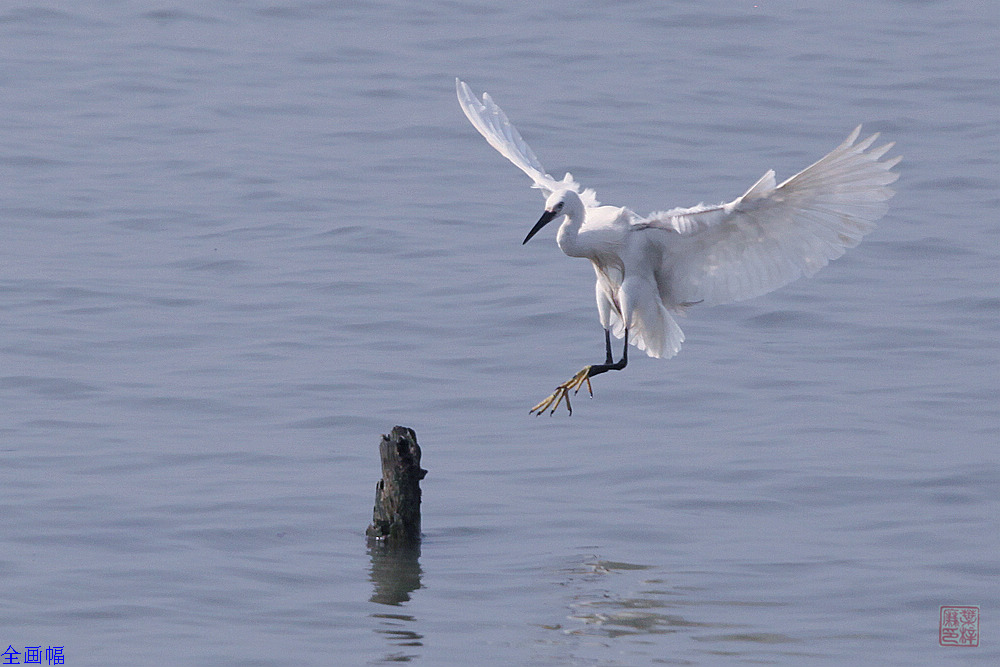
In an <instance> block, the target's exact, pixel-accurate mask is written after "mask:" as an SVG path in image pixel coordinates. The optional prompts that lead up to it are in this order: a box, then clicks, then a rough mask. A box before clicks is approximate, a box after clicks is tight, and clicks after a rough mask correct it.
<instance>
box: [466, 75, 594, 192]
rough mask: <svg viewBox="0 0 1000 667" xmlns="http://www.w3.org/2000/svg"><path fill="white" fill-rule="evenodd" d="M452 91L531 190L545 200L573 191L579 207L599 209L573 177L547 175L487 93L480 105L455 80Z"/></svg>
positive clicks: (471, 119)
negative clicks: (526, 179)
mask: <svg viewBox="0 0 1000 667" xmlns="http://www.w3.org/2000/svg"><path fill="white" fill-rule="evenodd" d="M455 88H456V91H457V93H458V103H459V104H460V105H461V107H462V111H464V112H465V116H466V118H468V119H469V122H470V123H472V126H473V127H475V128H476V129H477V130H479V133H480V134H481V135H483V137H485V139H486V141H488V142H489V144H490V146H492V147H493V148H495V149H496V150H497V151H498V152H499V153H500V155H503V156H504V157H505V158H507V159H508V160H510V161H511V162H513V163H514V166H516V167H517V168H518V169H520V170H521V171H523V172H524V173H525V174H527V175H528V177H529V178H531V180H532V181H533V182H534V187H536V188H538V189H539V190H541V191H542V192H543V193H545V196H546V197H548V196H549V195H550V194H552V193H553V192H555V191H556V190H573V191H574V192H576V193H577V194H579V195H580V199H582V200H583V204H584V206H586V207H587V208H591V207H594V206H599V205H600V202H598V201H597V198H596V196H595V194H594V191H593V190H591V189H589V188H588V189H586V190H581V187H580V184H579V183H577V182H576V181H574V180H573V176H572V174H570V173H569V172H567V173H566V175H565V176H564V177H563V179H562V180H561V181H557V180H556V179H554V178H553V177H552V176H550V175H549V174H547V173H546V172H545V167H543V166H542V163H541V162H539V161H538V157H537V156H536V155H535V152H534V151H532V150H531V147H530V146H528V144H527V143H525V141H524V139H522V138H521V135H520V133H519V132H518V131H517V128H515V127H514V126H513V125H512V124H511V122H510V120H509V119H508V118H507V114H505V113H504V112H503V109H501V108H500V107H498V106H497V105H496V104H495V103H494V102H493V99H492V98H491V97H490V96H489V95H488V94H487V93H483V100H482V102H480V101H479V100H477V99H476V96H475V94H473V92H472V89H471V88H469V86H468V85H467V84H466V83H465V82H464V81H460V80H458V79H455Z"/></svg>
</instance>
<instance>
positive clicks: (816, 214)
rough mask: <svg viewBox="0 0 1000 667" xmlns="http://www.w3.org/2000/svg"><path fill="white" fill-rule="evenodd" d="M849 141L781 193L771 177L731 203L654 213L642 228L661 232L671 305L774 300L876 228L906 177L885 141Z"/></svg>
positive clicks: (664, 291) (664, 285)
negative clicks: (783, 288) (880, 143)
mask: <svg viewBox="0 0 1000 667" xmlns="http://www.w3.org/2000/svg"><path fill="white" fill-rule="evenodd" d="M860 132H861V126H860V125H859V126H858V127H857V128H856V129H855V130H854V132H852V133H851V135H850V136H849V137H847V139H846V140H845V141H844V143H842V144H841V145H839V146H837V147H836V148H835V149H833V151H831V152H830V153H829V154H828V155H827V156H825V157H823V158H822V159H820V160H819V161H817V162H816V163H814V164H813V165H811V166H809V167H808V168H806V169H804V170H802V171H801V172H799V173H798V174H796V175H795V176H792V177H791V178H789V179H788V180H787V181H785V182H784V183H782V184H781V185H777V186H776V185H775V180H774V171H768V172H767V173H766V174H764V176H763V177H761V179H760V180H759V181H757V182H756V183H755V184H754V185H753V187H751V188H750V189H749V190H747V191H746V193H745V194H743V196H741V197H739V198H738V199H735V200H733V201H731V202H729V203H728V204H720V205H718V206H703V205H700V206H695V207H692V208H686V209H681V208H678V209H673V210H671V211H666V212H662V213H654V214H653V215H651V216H649V218H647V219H646V220H643V221H640V222H638V223H637V225H638V226H639V227H645V228H656V229H663V230H667V231H669V232H673V233H674V234H676V235H677V236H672V238H669V239H665V241H666V242H665V243H664V244H663V249H664V252H663V263H662V265H661V267H660V272H659V274H660V275H659V281H658V282H659V286H660V292H661V297H662V298H663V301H664V304H666V305H668V306H673V307H683V306H684V305H685V304H692V303H697V302H704V303H705V304H709V305H714V304H723V303H730V302H733V301H740V300H743V299H749V298H752V297H755V296H759V295H761V294H766V293H768V292H770V291H772V290H775V289H777V288H779V287H781V286H783V285H787V284H788V283H790V282H792V281H793V280H795V279H796V278H798V277H800V276H802V275H806V276H811V275H813V274H814V273H816V272H817V271H819V270H820V269H821V268H823V267H824V266H826V265H827V264H828V263H829V262H830V260H832V259H837V258H838V257H840V256H841V255H843V254H844V251H845V250H846V249H847V248H852V247H854V246H856V245H857V244H858V243H860V242H861V239H862V237H863V236H864V235H865V234H867V233H868V232H870V231H872V230H873V229H874V228H875V225H874V222H875V221H876V220H878V219H879V218H881V217H882V216H883V215H884V214H885V212H886V210H887V208H888V206H887V204H886V201H888V200H889V198H890V197H892V195H893V191H892V190H891V189H890V188H888V187H887V186H888V185H889V184H890V183H892V182H893V181H895V180H896V179H897V178H898V177H899V175H898V174H896V173H894V172H893V171H891V170H892V168H893V167H894V166H896V164H897V163H898V162H899V161H900V159H901V158H899V157H896V158H892V159H888V160H881V158H882V156H883V155H885V154H886V153H887V152H888V151H889V149H890V148H892V146H893V144H891V143H890V144H885V145H883V146H879V147H877V148H871V146H872V144H873V143H875V140H876V138H878V134H873V135H872V136H870V137H868V138H867V139H865V140H864V141H861V142H860V143H855V142H856V141H857V139H858V135H859V134H860Z"/></svg>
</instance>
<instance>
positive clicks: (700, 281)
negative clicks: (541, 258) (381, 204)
mask: <svg viewBox="0 0 1000 667" xmlns="http://www.w3.org/2000/svg"><path fill="white" fill-rule="evenodd" d="M456 86H457V90H458V101H459V103H460V104H461V106H462V110H463V111H464V112H465V115H466V116H467V117H468V119H469V121H470V122H471V123H472V125H473V126H474V127H475V128H476V129H477V130H479V132H480V133H481V134H482V135H483V137H485V138H486V141H488V142H489V144H490V145H491V146H493V148H495V149H496V150H497V151H499V152H500V154H501V155H503V156H504V157H506V158H507V159H508V160H510V161H511V162H513V163H514V165H515V166H517V167H518V168H519V169H520V170H521V171H523V172H524V173H525V174H527V175H528V176H529V177H530V178H531V180H532V181H533V182H534V186H533V187H535V188H538V189H539V190H541V191H542V192H543V193H544V194H545V196H546V200H545V212H544V213H543V214H542V217H541V218H540V219H539V220H538V222H537V223H535V226H534V227H532V228H531V231H529V232H528V235H527V236H526V237H525V238H524V243H527V242H528V241H529V240H530V239H531V237H532V236H534V235H535V234H536V233H538V231H539V230H541V229H542V228H543V227H544V226H545V225H547V224H548V223H550V222H552V221H553V220H556V219H558V218H562V224H561V225H560V226H559V231H558V233H557V234H556V241H557V243H558V244H559V248H560V249H562V251H563V252H564V253H566V254H567V255H569V256H570V257H586V258H587V259H589V260H590V261H591V263H592V264H593V266H594V272H595V273H596V274H597V312H598V314H599V316H600V320H601V326H603V327H604V346H605V353H606V358H605V361H604V363H601V364H593V365H590V366H586V367H584V368H583V369H582V370H581V371H580V372H579V373H577V374H576V375H574V376H573V377H572V378H570V379H569V380H567V381H566V382H564V383H562V384H560V385H559V386H558V387H556V390H555V391H554V392H553V393H552V394H551V395H550V396H549V397H547V398H546V399H545V400H543V401H541V402H540V403H538V404H537V405H535V406H534V407H533V408H531V410H530V412H533V413H537V414H541V413H542V412H544V411H545V410H546V409H549V408H551V412H550V414H552V413H554V412H555V411H556V409H557V408H558V407H559V404H560V403H561V402H562V401H564V400H565V402H566V408H567V409H568V410H569V412H570V414H572V412H573V409H572V407H571V406H570V402H569V392H570V391H571V390H572V391H574V393H575V392H578V391H579V390H580V388H581V387H582V386H583V385H584V384H586V385H587V389H588V390H589V391H590V394H591V396H593V388H592V387H591V385H590V378H592V377H594V376H595V375H599V374H601V373H604V372H607V371H612V370H621V369H623V368H625V366H626V364H627V363H628V346H629V344H632V345H635V346H636V347H637V348H639V349H640V350H645V352H646V354H648V355H649V356H651V357H662V358H670V357H672V356H674V355H675V354H677V352H678V351H679V350H680V347H681V343H682V342H683V341H684V334H683V332H681V329H680V327H679V326H678V325H677V322H676V320H675V319H674V315H675V314H678V313H681V312H683V311H685V310H686V309H687V308H689V307H691V306H694V305H697V304H703V305H718V304H724V303H731V302H733V301H740V300H743V299H749V298H752V297H755V296H760V295H761V294H766V293H768V292H770V291H772V290H775V289H777V288H779V287H781V286H783V285H787V284H788V283H790V282H792V281H793V280H795V279H797V278H799V277H800V276H802V275H806V276H811V275H813V274H814V273H816V272H817V271H818V270H819V269H821V268H823V267H824V266H826V265H827V263H829V261H830V260H832V259H837V258H838V257H840V256H841V255H843V254H844V251H845V250H846V249H847V248H852V247H854V246H856V245H857V244H858V243H859V242H860V241H861V238H862V237H863V236H864V235H865V234H867V233H868V232H870V231H871V230H872V229H874V224H873V223H874V222H875V221H876V220H878V219H879V218H880V217H882V215H883V214H884V213H885V212H886V210H887V208H888V207H887V204H886V201H888V199H889V198H890V197H892V195H893V191H892V190H891V189H890V188H888V187H887V186H888V185H889V184H890V183H892V182H893V181H895V180H896V179H897V178H898V174H896V173H894V172H892V171H891V170H892V168H893V167H894V166H896V164H897V163H898V162H899V160H900V159H901V158H899V157H895V158H891V159H885V160H883V159H881V158H882V156H884V155H885V154H886V153H887V152H888V151H889V149H890V148H892V146H893V144H891V143H889V144H885V145H882V146H879V147H876V148H872V145H873V144H874V143H875V140H876V139H877V138H878V134H873V135H872V136H870V137H868V138H867V139H864V140H863V141H861V142H857V139H858V136H859V135H860V133H861V126H860V125H859V126H858V127H857V128H855V130H854V131H853V132H851V134H850V136H848V137H847V139H846V140H845V141H844V142H843V143H842V144H840V145H839V146H837V147H836V148H835V149H833V151H831V152H830V153H829V154H828V155H826V157H823V158H822V159H820V160H819V161H817V162H815V163H814V164H813V165H812V166H810V167H807V168H806V169H804V170H803V171H800V172H799V173H798V174H796V175H795V176H792V177H791V178H789V179H788V180H786V181H785V182H783V183H781V184H780V185H777V184H776V181H775V178H774V171H773V170H770V171H768V172H767V173H766V174H764V175H763V176H762V177H761V178H760V180H758V181H757V182H756V183H754V184H753V186H751V187H750V189H749V190H747V191H746V192H745V193H744V194H743V195H742V196H740V197H737V198H736V199H734V200H733V201H731V202H729V203H728V204H718V205H715V206H706V205H704V204H699V205H697V206H692V207H690V208H674V209H671V210H669V211H660V212H655V213H651V214H650V215H648V216H646V217H642V216H639V215H637V214H636V213H634V212H633V211H631V210H629V209H628V208H625V207H617V206H601V205H600V202H598V201H597V198H596V196H595V194H594V191H593V190H591V189H582V188H581V186H580V184H579V183H577V182H576V181H575V180H573V176H572V175H570V174H569V173H567V174H566V175H565V176H564V177H563V179H562V180H561V181H557V180H556V179H554V178H553V177H552V176H550V175H549V174H548V173H546V171H545V168H544V167H542V165H541V163H540V162H539V161H538V158H537V157H536V156H535V153H534V152H533V151H532V150H531V148H530V147H529V146H528V145H527V144H526V143H525V142H524V140H523V139H522V138H521V135H520V134H519V133H518V131H517V130H516V129H515V128H514V126H513V125H511V123H510V121H509V120H508V119H507V116H506V114H504V112H503V111H502V110H501V109H500V107H498V106H497V105H496V104H494V103H493V100H492V99H490V96H489V95H487V94H485V93H484V94H483V99H482V101H479V100H478V99H476V97H475V95H473V93H472V90H471V89H470V88H469V86H468V85H466V84H465V83H464V82H463V81H459V80H458V79H456ZM612 333H613V334H614V335H615V336H616V337H618V338H624V340H625V343H624V345H623V347H622V356H621V359H620V360H618V361H614V358H613V356H612V353H611V334H612Z"/></svg>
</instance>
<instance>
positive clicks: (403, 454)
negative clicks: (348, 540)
mask: <svg viewBox="0 0 1000 667" xmlns="http://www.w3.org/2000/svg"><path fill="white" fill-rule="evenodd" d="M378 449H379V454H380V455H381V457H382V479H380V480H379V482H378V484H377V485H376V487H375V509H374V511H373V513H372V523H371V525H370V526H368V530H367V532H366V534H367V535H368V543H369V544H380V545H384V546H387V547H389V546H396V545H399V546H412V545H414V544H417V543H419V542H420V480H422V479H423V478H424V476H425V475H426V474H427V471H426V470H424V469H423V468H421V467H420V447H419V446H418V445H417V434H416V433H414V432H413V429H410V428H406V427H405V426H396V427H393V429H392V432H391V433H390V434H389V435H383V436H382V442H381V443H379V448H378Z"/></svg>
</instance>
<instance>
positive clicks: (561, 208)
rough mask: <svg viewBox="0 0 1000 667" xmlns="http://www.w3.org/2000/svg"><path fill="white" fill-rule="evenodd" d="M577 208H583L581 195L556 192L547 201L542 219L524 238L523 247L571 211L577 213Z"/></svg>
mask: <svg viewBox="0 0 1000 667" xmlns="http://www.w3.org/2000/svg"><path fill="white" fill-rule="evenodd" d="M576 208H580V209H582V208H583V202H582V201H580V195H578V194H577V193H576V192H574V191H573V190H556V191H555V192H553V193H552V194H550V195H549V198H548V199H546V200H545V212H544V213H542V217H540V218H539V219H538V222H536V223H535V226H534V227H532V228H531V231H530V232H528V235H527V236H525V237H524V241H523V242H522V243H521V245H524V244H525V243H527V242H528V241H530V240H531V237H532V236H534V235H535V234H537V233H538V232H539V230H541V228H542V227H544V226H545V225H547V224H549V223H550V222H552V221H553V220H555V219H556V218H558V217H559V216H560V215H567V214H569V213H570V212H571V211H575V209H576Z"/></svg>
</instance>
